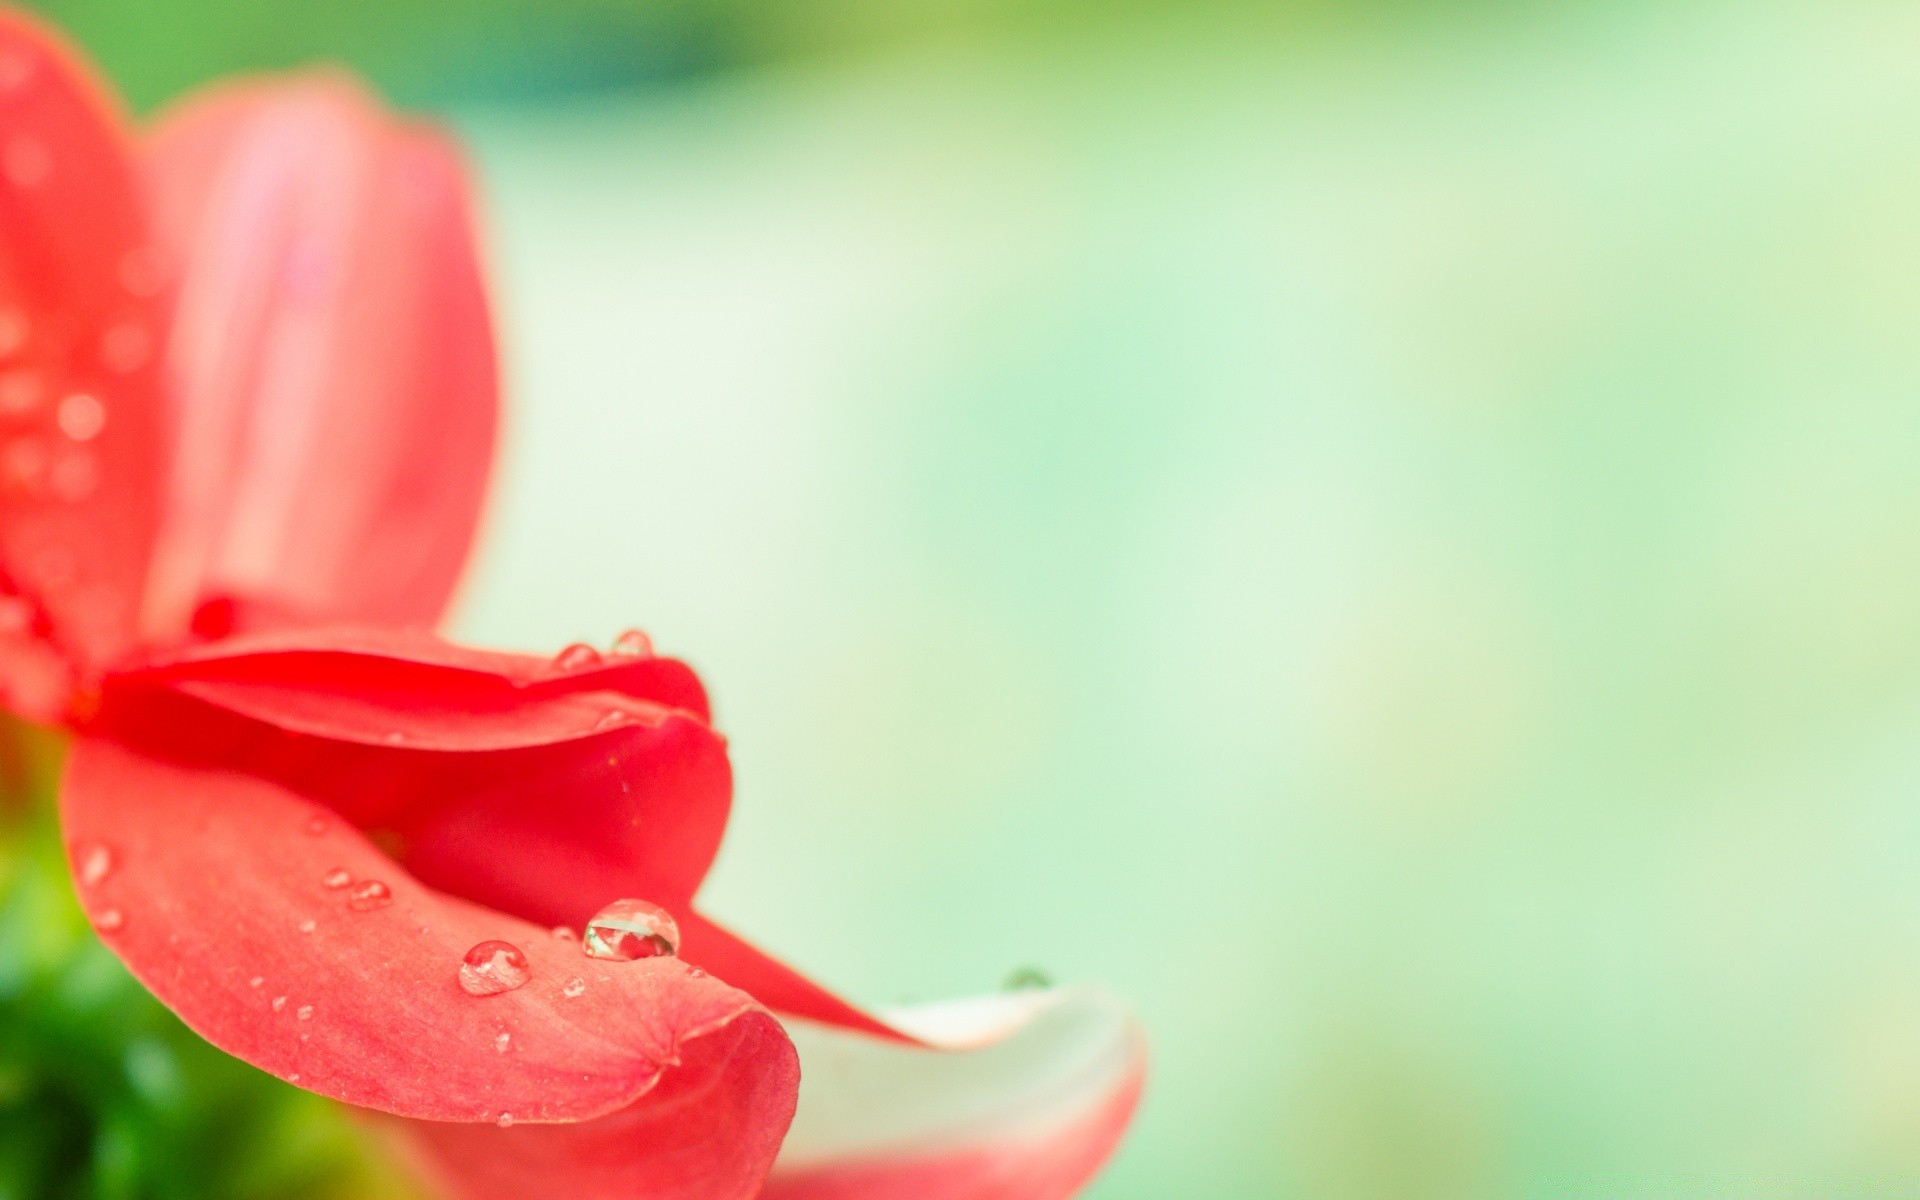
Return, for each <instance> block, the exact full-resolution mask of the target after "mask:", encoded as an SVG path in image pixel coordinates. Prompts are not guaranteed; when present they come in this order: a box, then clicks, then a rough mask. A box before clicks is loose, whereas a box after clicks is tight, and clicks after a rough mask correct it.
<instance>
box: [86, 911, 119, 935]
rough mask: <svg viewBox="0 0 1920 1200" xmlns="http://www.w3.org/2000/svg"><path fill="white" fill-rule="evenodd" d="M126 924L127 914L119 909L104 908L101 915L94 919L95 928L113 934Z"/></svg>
mask: <svg viewBox="0 0 1920 1200" xmlns="http://www.w3.org/2000/svg"><path fill="white" fill-rule="evenodd" d="M126 923H127V917H126V914H125V913H123V912H121V911H120V910H119V909H117V908H103V909H101V910H100V914H99V915H98V916H96V917H94V919H93V925H94V928H95V929H100V930H104V931H105V932H107V933H112V932H113V931H114V930H116V929H119V928H120V927H121V926H123V925H125V924H126Z"/></svg>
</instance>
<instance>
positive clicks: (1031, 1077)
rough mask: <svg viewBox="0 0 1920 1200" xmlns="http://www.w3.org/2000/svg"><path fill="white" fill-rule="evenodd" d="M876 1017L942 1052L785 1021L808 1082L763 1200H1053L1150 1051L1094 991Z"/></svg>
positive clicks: (1111, 1131) (1079, 1167) (1071, 1180)
mask: <svg viewBox="0 0 1920 1200" xmlns="http://www.w3.org/2000/svg"><path fill="white" fill-rule="evenodd" d="M887 1015H888V1016H889V1018H890V1019H891V1020H892V1021H893V1023H894V1024H896V1025H899V1026H901V1027H902V1028H905V1029H908V1030H910V1031H912V1032H913V1033H914V1034H915V1035H916V1036H918V1037H919V1038H920V1039H922V1040H923V1041H924V1042H927V1043H929V1044H932V1045H936V1046H944V1047H949V1049H945V1050H927V1049H918V1048H914V1047H912V1046H906V1045H901V1044H899V1043H897V1042H887V1041H879V1040H875V1039H872V1038H866V1037H862V1036H860V1035H859V1034H853V1033H848V1032H846V1031H844V1030H840V1029H837V1028H833V1027H828V1026H819V1025H814V1024H812V1023H809V1022H805V1021H789V1022H788V1025H787V1028H788V1032H789V1033H790V1034H791V1035H792V1036H793V1039H794V1042H795V1044H796V1045H798V1046H799V1048H800V1061H801V1069H802V1072H803V1076H804V1079H805V1082H804V1084H803V1086H802V1088H801V1092H800V1108H799V1112H798V1113H797V1114H796V1115H795V1118H794V1122H793V1128H792V1130H791V1131H790V1133H789V1135H788V1138H787V1143H786V1145H785V1147H784V1148H783V1149H782V1150H781V1153H780V1159H779V1161H778V1162H777V1163H776V1164H775V1166H774V1173H773V1175H772V1177H771V1178H770V1179H769V1180H768V1184H767V1189H766V1191H765V1193H764V1196H765V1200H856V1198H857V1200H1059V1198H1061V1197H1065V1196H1069V1195H1072V1194H1073V1193H1074V1192H1075V1191H1077V1190H1078V1189H1079V1188H1080V1187H1081V1186H1082V1185H1083V1184H1085V1183H1086V1181H1087V1180H1088V1179H1089V1178H1091V1177H1092V1176H1093V1174H1094V1172H1095V1171H1097V1170H1098V1169H1099V1167H1100V1165H1101V1164H1102V1163H1103V1162H1105V1161H1106V1159H1107V1157H1108V1155H1110V1154H1111V1153H1112V1152H1113V1149H1114V1147H1115V1146H1116V1145H1117V1144H1118V1143H1119V1140H1120V1136H1121V1134H1122V1133H1123V1132H1124V1131H1125V1129H1126V1126H1127V1122H1128V1120H1129V1119H1130V1118H1131V1116H1132V1114H1133V1110H1134V1108H1135V1106H1136V1105H1137V1103H1138V1101H1139V1096H1140V1089H1141V1086H1142V1083H1143V1081H1144V1079H1145V1075H1146V1043H1145V1039H1144V1037H1143V1036H1142V1035H1141V1032H1140V1030H1139V1027H1138V1026H1137V1025H1135V1023H1134V1022H1133V1019H1132V1017H1131V1016H1130V1015H1129V1014H1128V1013H1127V1011H1126V1009H1125V1008H1124V1007H1123V1006H1122V1005H1121V1004H1119V1003H1118V1002H1117V1001H1115V1000H1114V999H1113V998H1112V997H1110V996H1108V995H1107V994H1105V993H1104V992H1101V991H1099V990H1097V989H1093V988H1063V989H1058V990H1053V991H1035V992H1011V993H1003V994H1001V995H996V996H986V997H981V998H979V999H977V1000H968V1001H956V1002H948V1003H945V1004H934V1005H923V1006H920V1007H917V1008H913V1009H904V1010H890V1011H889V1013H888V1014H887Z"/></svg>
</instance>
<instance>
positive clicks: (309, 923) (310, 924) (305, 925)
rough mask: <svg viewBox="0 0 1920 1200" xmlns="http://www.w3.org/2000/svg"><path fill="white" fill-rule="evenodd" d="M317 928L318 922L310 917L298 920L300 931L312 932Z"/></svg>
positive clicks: (318, 926)
mask: <svg viewBox="0 0 1920 1200" xmlns="http://www.w3.org/2000/svg"><path fill="white" fill-rule="evenodd" d="M318 928H320V922H318V921H316V920H314V919H313V918H312V917H308V918H307V919H306V920H304V921H302V922H300V932H301V933H312V932H313V931H314V930H316V929H318Z"/></svg>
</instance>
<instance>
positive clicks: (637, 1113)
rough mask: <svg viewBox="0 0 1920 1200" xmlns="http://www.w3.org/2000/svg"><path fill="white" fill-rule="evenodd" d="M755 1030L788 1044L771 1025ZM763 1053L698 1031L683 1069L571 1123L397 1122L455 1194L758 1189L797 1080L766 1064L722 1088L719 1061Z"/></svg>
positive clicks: (692, 1194) (690, 1199) (661, 1195)
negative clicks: (755, 1075)
mask: <svg viewBox="0 0 1920 1200" xmlns="http://www.w3.org/2000/svg"><path fill="white" fill-rule="evenodd" d="M753 1032H754V1035H755V1037H758V1038H772V1039H777V1040H780V1041H781V1044H782V1048H783V1049H785V1050H787V1052H788V1053H789V1054H790V1053H791V1046H789V1045H787V1044H786V1043H785V1041H784V1039H781V1038H780V1035H779V1033H778V1032H777V1031H769V1030H766V1029H765V1028H764V1027H761V1026H755V1027H754V1030H753ZM763 1053H764V1051H763V1049H762V1048H761V1046H760V1045H759V1044H758V1043H757V1042H756V1041H755V1040H753V1039H752V1038H748V1037H741V1038H738V1039H735V1040H733V1041H730V1042H725V1041H720V1040H718V1039H713V1038H702V1039H698V1040H696V1041H693V1042H691V1043H689V1045H688V1047H687V1050H686V1053H685V1056H684V1059H685V1061H684V1064H683V1068H682V1070H680V1071H675V1072H670V1073H669V1074H668V1075H667V1076H666V1077H665V1078H664V1079H662V1081H661V1083H660V1085H659V1087H658V1088H657V1089H655V1091H654V1092H652V1093H650V1094H649V1095H648V1096H647V1098H646V1099H645V1100H643V1101H642V1102H641V1103H639V1104H637V1105H634V1106H633V1107H631V1108H628V1109H626V1110H624V1111H621V1112H618V1113H614V1114H613V1115H611V1116H606V1117H601V1118H599V1119H598V1120H593V1121H586V1122H583V1123H581V1124H577V1125H540V1126H533V1127H520V1126H518V1125H516V1126H515V1127H514V1128H511V1129H499V1128H494V1127H489V1126H484V1125H450V1124H442V1123H437V1122H413V1123H409V1125H408V1127H407V1129H408V1132H409V1133H410V1134H411V1135H412V1136H413V1138H414V1140H415V1141H416V1143H418V1144H419V1145H421V1146H423V1147H424V1148H425V1150H426V1151H427V1156H428V1158H429V1160H430V1164H431V1166H432V1167H433V1168H435V1169H436V1171H435V1173H437V1174H439V1175H441V1176H442V1177H443V1178H442V1183H443V1184H444V1186H443V1188H442V1189H441V1190H442V1191H444V1192H446V1193H447V1194H449V1195H455V1196H459V1197H461V1200H525V1198H526V1197H529V1196H566V1197H568V1200H633V1198H634V1197H636V1196H645V1197H647V1198H648V1200H705V1198H707V1197H715V1198H718V1197H728V1198H740V1200H744V1198H745V1197H748V1196H756V1195H758V1194H759V1191H760V1186H761V1183H762V1182H763V1181H764V1179H765V1178H766V1174H767V1169H768V1166H769V1164H770V1163H771V1162H772V1161H773V1157H774V1154H775V1153H776V1152H777V1151H778V1150H779V1146H780V1137H781V1134H782V1133H783V1132H784V1131H785V1129H786V1127H787V1122H788V1121H789V1120H790V1119H791V1117H792V1115H793V1096H794V1090H795V1089H796V1088H797V1087H798V1084H799V1080H798V1078H797V1076H795V1075H792V1074H789V1075H786V1076H780V1077H777V1078H776V1077H775V1073H773V1072H766V1073H765V1075H764V1076H763V1078H764V1082H763V1084H762V1085H761V1086H760V1087H759V1088H757V1089H745V1088H737V1087H727V1086H723V1084H724V1082H725V1081H728V1080H731V1079H733V1078H734V1077H735V1076H736V1075H737V1074H738V1072H737V1071H736V1070H735V1069H734V1068H733V1066H732V1064H731V1063H728V1062H726V1061H718V1060H724V1059H725V1058H727V1057H732V1058H735V1059H739V1058H744V1057H752V1056H756V1055H760V1054H763ZM786 1061H791V1060H790V1059H789V1060H786Z"/></svg>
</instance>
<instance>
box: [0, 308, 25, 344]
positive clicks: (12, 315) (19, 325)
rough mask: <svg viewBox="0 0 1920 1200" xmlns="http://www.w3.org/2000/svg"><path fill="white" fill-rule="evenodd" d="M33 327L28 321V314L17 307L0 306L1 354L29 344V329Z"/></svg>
mask: <svg viewBox="0 0 1920 1200" xmlns="http://www.w3.org/2000/svg"><path fill="white" fill-rule="evenodd" d="M30 328H32V326H31V325H29V324H28V322H27V314H26V313H25V312H23V311H21V310H20V309H17V308H0V354H13V353H15V352H17V351H18V350H19V349H20V348H21V347H22V346H24V345H26V344H27V331H28V330H29V329H30Z"/></svg>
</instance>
